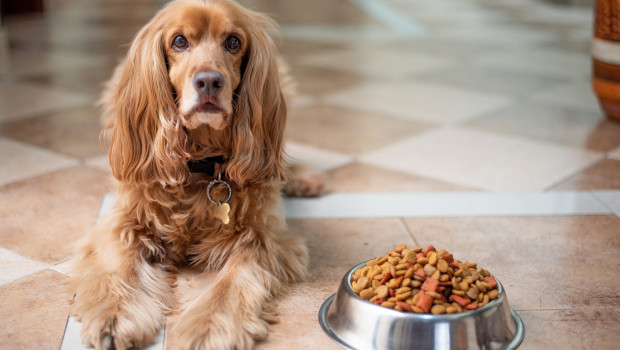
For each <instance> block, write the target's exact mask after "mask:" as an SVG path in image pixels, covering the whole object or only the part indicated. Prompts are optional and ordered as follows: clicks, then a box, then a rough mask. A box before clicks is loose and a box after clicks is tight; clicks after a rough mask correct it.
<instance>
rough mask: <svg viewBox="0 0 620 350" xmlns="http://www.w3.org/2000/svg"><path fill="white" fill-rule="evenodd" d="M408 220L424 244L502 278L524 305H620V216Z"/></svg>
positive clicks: (515, 301)
mask: <svg viewBox="0 0 620 350" xmlns="http://www.w3.org/2000/svg"><path fill="white" fill-rule="evenodd" d="M405 222H406V224H407V226H408V227H409V230H410V231H411V232H412V234H413V236H414V237H415V239H416V240H418V241H419V242H420V243H421V244H422V245H427V244H433V245H435V247H437V248H444V249H446V250H448V251H450V252H452V253H453V254H454V257H455V258H457V259H460V260H463V261H475V262H477V263H478V264H479V265H480V266H482V267H483V268H485V269H487V270H489V271H490V272H491V273H492V274H494V275H495V276H497V277H498V279H499V280H500V281H501V282H502V284H503V285H504V287H505V288H506V293H507V296H508V300H509V302H510V305H511V306H512V308H514V309H515V310H517V311H521V310H545V309H547V310H548V309H577V308H587V307H590V308H594V307H597V308H598V307H601V308H609V307H615V308H618V307H620V293H619V292H618V291H619V290H620V282H618V281H617V279H616V278H615V277H614V276H615V274H616V270H615V269H610V268H609V267H610V266H616V265H617V264H620V256H619V255H618V254H617V252H618V249H620V239H619V237H618V234H617V233H618V232H619V231H618V230H620V219H618V217H616V216H571V217H512V218H501V217H500V218H436V219H413V218H411V219H406V220H405ZM592 276H596V283H592V278H593V277H592ZM580 296H583V297H580ZM526 333H527V328H526Z"/></svg>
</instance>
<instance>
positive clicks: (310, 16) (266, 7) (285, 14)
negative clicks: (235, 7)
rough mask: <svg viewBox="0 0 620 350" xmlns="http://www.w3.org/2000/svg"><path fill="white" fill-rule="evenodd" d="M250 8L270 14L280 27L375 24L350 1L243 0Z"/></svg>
mask: <svg viewBox="0 0 620 350" xmlns="http://www.w3.org/2000/svg"><path fill="white" fill-rule="evenodd" d="M241 3H242V4H245V5H246V6H248V7H249V8H255V9H260V11H262V12H265V13H269V14H270V15H271V16H272V17H273V18H275V19H276V20H277V21H278V23H279V24H280V25H287V24H295V25H308V24H309V25H316V26H326V25H339V26H341V25H365V24H367V23H375V21H374V20H373V19H372V17H370V16H368V15H367V14H366V13H365V12H364V11H362V10H361V9H360V8H359V7H357V6H355V5H354V4H353V3H351V2H348V1H338V2H333V1H330V0H301V1H295V2H294V3H293V2H273V1H269V0H243V1H241Z"/></svg>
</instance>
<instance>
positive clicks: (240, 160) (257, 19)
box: [226, 12, 287, 185]
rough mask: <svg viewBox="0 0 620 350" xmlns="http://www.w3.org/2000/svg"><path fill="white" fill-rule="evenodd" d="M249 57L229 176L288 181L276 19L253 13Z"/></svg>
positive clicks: (245, 180)
mask: <svg viewBox="0 0 620 350" xmlns="http://www.w3.org/2000/svg"><path fill="white" fill-rule="evenodd" d="M250 17H251V18H250V19H249V20H248V23H247V26H248V31H247V32H248V37H249V42H248V43H247V45H248V47H247V51H246V57H245V59H244V63H243V66H242V74H243V76H242V79H241V83H240V86H239V88H238V96H237V101H236V111H235V117H234V122H233V129H232V138H233V140H232V141H233V144H232V157H231V159H230V161H229V162H228V165H227V168H226V174H227V175H228V177H229V178H230V179H231V180H233V181H234V182H236V183H237V184H239V185H243V184H246V183H264V182H269V181H273V180H277V181H282V180H283V179H284V178H285V175H286V168H285V165H284V160H283V150H282V148H283V137H284V128H285V125H286V113H287V110H286V103H285V101H284V97H283V95H282V90H281V86H280V77H279V73H278V57H277V48H276V44H275V42H274V36H275V35H276V34H277V30H276V25H275V23H274V22H273V21H272V20H271V19H269V18H268V17H267V16H264V15H262V14H258V13H253V12H252V13H250Z"/></svg>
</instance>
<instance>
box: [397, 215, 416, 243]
mask: <svg viewBox="0 0 620 350" xmlns="http://www.w3.org/2000/svg"><path fill="white" fill-rule="evenodd" d="M400 222H401V223H402V224H403V227H404V228H405V231H407V233H408V234H409V237H410V238H411V240H413V243H414V244H415V245H416V246H418V247H420V242H418V240H417V239H416V238H415V236H414V235H413V232H411V230H410V229H409V225H407V222H406V221H405V218H404V217H401V218H400Z"/></svg>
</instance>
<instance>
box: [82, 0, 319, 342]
mask: <svg viewBox="0 0 620 350" xmlns="http://www.w3.org/2000/svg"><path fill="white" fill-rule="evenodd" d="M179 32H181V33H187V34H186V35H187V37H188V40H190V41H191V43H192V45H193V46H191V49H190V50H186V52H177V51H178V50H177V51H172V50H171V46H170V42H171V38H172V37H174V35H178V33H179ZM231 32H232V33H235V34H236V35H238V36H240V37H242V42H243V49H242V51H241V52H240V53H239V54H238V55H235V54H232V53H230V52H224V51H222V47H223V46H222V45H220V41H221V38H225V37H226V35H229V34H230V33H231ZM276 34H277V31H276V26H275V24H274V23H273V21H271V20H270V19H269V18H267V17H266V16H264V15H262V14H258V13H255V12H252V11H249V10H247V9H245V8H243V7H241V6H239V5H238V4H236V3H234V2H232V1H227V0H210V1H207V0H204V1H201V0H191V1H175V2H172V3H170V4H168V5H167V6H166V7H164V8H163V9H162V10H161V11H160V12H159V13H158V14H157V15H156V16H155V17H154V18H153V19H152V20H151V21H150V22H149V23H147V24H146V25H145V26H144V27H143V28H142V30H140V32H139V33H138V34H137V35H136V37H135V39H134V41H133V43H132V45H131V47H130V48H129V52H128V54H127V56H126V58H125V59H124V61H123V62H122V63H121V64H120V65H119V67H118V68H117V69H116V71H115V73H114V76H113V78H112V79H111V81H110V82H109V83H108V85H107V88H106V91H105V92H104V95H103V99H102V101H103V107H104V118H106V119H108V120H109V126H108V131H109V132H110V133H111V147H110V164H111V168H112V173H113V175H114V176H115V178H116V179H117V180H118V182H119V186H118V199H117V202H116V204H115V206H114V208H113V209H112V210H111V212H110V213H109V214H107V215H106V216H105V217H104V218H102V219H101V220H100V221H99V223H98V224H97V226H96V227H95V228H94V229H93V230H92V231H91V232H89V233H88V234H87V235H86V237H85V239H84V241H83V242H82V244H81V245H80V247H79V248H78V250H77V251H76V263H75V269H74V272H73V278H72V286H73V288H74V291H75V292H76V298H75V301H74V303H73V305H72V314H73V315H75V316H77V317H78V319H79V320H80V321H81V322H82V324H83V330H82V339H83V341H84V342H85V343H89V344H92V345H94V346H95V347H96V348H97V349H110V348H116V349H126V348H130V347H143V346H146V345H148V344H149V343H150V342H152V341H153V339H154V337H155V335H156V333H157V330H158V329H159V328H160V326H161V324H162V322H163V316H164V315H165V314H166V313H168V312H169V311H170V310H172V309H174V308H176V307H177V305H176V304H175V301H174V297H173V288H174V284H175V282H174V280H175V278H174V271H176V268H177V266H182V265H191V266H194V267H196V268H198V269H200V270H202V271H219V273H218V274H217V278H216V279H215V281H214V282H213V283H212V284H211V285H210V286H208V287H207V288H205V290H204V291H203V292H202V293H201V294H200V297H198V298H196V299H195V300H193V302H192V304H191V305H189V306H187V307H186V308H185V309H184V310H183V311H182V312H183V313H182V316H181V318H180V322H178V324H177V325H176V326H175V328H174V329H173V332H175V334H176V336H175V339H176V341H177V342H178V343H177V344H175V348H179V349H218V350H219V349H248V348H252V347H253V346H254V344H255V342H256V341H258V340H261V339H264V338H265V337H266V336H267V328H266V327H267V323H268V321H269V320H270V318H271V317H272V316H271V315H270V312H269V302H270V301H271V300H272V299H273V298H274V297H276V296H277V295H278V294H279V293H280V291H281V290H282V288H283V287H284V286H286V285H287V284H288V283H290V282H294V281H298V280H300V279H302V278H303V277H304V276H305V275H306V269H307V267H306V266H307V251H306V248H305V245H304V244H303V242H302V241H301V240H300V239H298V238H295V237H292V236H290V235H289V234H288V232H287V227H286V222H285V220H284V219H283V213H282V208H281V199H280V190H281V186H282V184H283V182H284V180H285V179H286V177H287V175H288V173H287V166H286V164H285V162H284V160H283V149H282V148H283V133H284V127H285V124H286V113H287V112H286V111H287V108H286V102H285V99H284V96H283V93H282V86H281V76H280V74H279V68H278V59H277V51H276V44H275V36H276ZM218 40H220V41H218ZM207 68H208V69H217V70H218V71H220V72H222V75H223V76H225V77H226V78H227V79H226V84H228V85H226V86H225V87H224V90H223V91H222V96H225V95H226V93H228V92H229V93H230V96H232V97H231V99H232V100H231V101H228V103H230V104H231V106H232V108H233V112H232V114H231V115H228V113H221V115H219V116H218V118H220V119H221V120H220V121H221V124H218V125H223V127H217V128H215V127H211V126H210V125H206V124H200V123H197V122H195V121H194V120H192V118H194V119H195V118H198V117H195V116H191V115H186V114H184V113H185V112H184V111H182V110H181V109H182V108H181V105H182V102H183V101H186V100H188V98H189V97H188V91H189V92H190V93H193V91H192V89H189V90H188V89H187V88H186V87H187V86H188V85H185V84H189V83H188V81H187V79H191V78H192V77H193V76H195V73H196V72H197V71H200V70H201V69H202V70H205V69H207ZM189 86H190V87H191V85H189ZM226 89H230V90H229V91H228V92H227V91H226ZM218 98H219V96H218ZM224 102H226V101H224ZM183 103H185V102H183ZM222 105H224V104H222ZM223 110H224V108H223ZM218 155H223V156H224V157H225V158H226V159H228V161H227V162H226V163H225V164H224V170H225V173H224V177H225V179H226V180H227V181H228V182H230V183H231V185H232V187H233V196H232V198H231V200H230V206H231V211H230V218H231V222H230V223H229V224H227V225H223V224H222V223H221V222H220V221H219V220H217V219H215V218H214V217H213V211H214V204H212V203H211V202H210V201H209V200H208V198H207V196H206V187H207V185H208V183H209V182H210V181H211V180H212V179H213V177H212V176H210V175H204V174H191V175H190V173H189V171H188V168H187V161H188V160H189V159H201V158H204V157H207V156H218ZM212 195H213V196H214V197H215V198H223V197H224V196H225V195H226V193H225V191H224V189H223V188H221V187H216V188H215V190H214V192H213V193H212ZM241 291H243V292H241ZM231 325H234V327H231Z"/></svg>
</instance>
